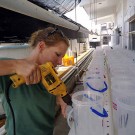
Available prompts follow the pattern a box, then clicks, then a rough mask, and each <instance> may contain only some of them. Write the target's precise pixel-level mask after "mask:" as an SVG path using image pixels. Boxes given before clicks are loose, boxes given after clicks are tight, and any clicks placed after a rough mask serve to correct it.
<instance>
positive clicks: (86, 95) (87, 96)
mask: <svg viewBox="0 0 135 135" xmlns="http://www.w3.org/2000/svg"><path fill="white" fill-rule="evenodd" d="M84 96H85V97H86V98H88V99H90V100H91V101H96V100H94V99H93V98H92V97H90V96H89V95H88V94H84Z"/></svg>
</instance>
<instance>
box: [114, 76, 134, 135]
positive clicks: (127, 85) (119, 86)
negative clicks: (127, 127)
mask: <svg viewBox="0 0 135 135" xmlns="http://www.w3.org/2000/svg"><path fill="white" fill-rule="evenodd" d="M112 80H113V83H112V86H111V95H112V107H113V123H114V130H115V134H116V135H118V125H117V116H116V114H117V109H118V103H117V99H118V98H120V97H123V96H127V95H132V94H134V95H135V89H134V88H135V86H134V84H133V83H132V82H128V81H126V80H125V81H124V80H122V81H120V80H118V79H116V78H113V79H112ZM114 80H115V82H114Z"/></svg>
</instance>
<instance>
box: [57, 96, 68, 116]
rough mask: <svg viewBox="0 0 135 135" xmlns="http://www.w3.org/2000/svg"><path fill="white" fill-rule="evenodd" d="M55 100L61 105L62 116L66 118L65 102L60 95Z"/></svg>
mask: <svg viewBox="0 0 135 135" xmlns="http://www.w3.org/2000/svg"><path fill="white" fill-rule="evenodd" d="M56 102H57V104H58V105H60V107H61V113H62V115H63V117H64V118H66V108H67V104H66V103H65V102H64V101H63V99H62V97H60V96H57V98H56Z"/></svg>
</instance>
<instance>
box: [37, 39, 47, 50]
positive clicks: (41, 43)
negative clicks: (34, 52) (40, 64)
mask: <svg viewBox="0 0 135 135" xmlns="http://www.w3.org/2000/svg"><path fill="white" fill-rule="evenodd" d="M38 47H39V50H40V51H42V50H44V49H45V48H46V44H45V42H43V41H41V42H39V45H38Z"/></svg>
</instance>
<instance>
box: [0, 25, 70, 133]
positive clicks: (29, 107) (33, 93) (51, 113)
mask: <svg viewBox="0 0 135 135" xmlns="http://www.w3.org/2000/svg"><path fill="white" fill-rule="evenodd" d="M29 44H30V45H31V47H32V48H33V50H32V52H31V54H30V55H29V57H27V58H25V59H16V60H11V59H10V60H9V59H8V60H0V92H1V93H2V94H3V99H2V103H3V107H4V111H5V114H6V117H7V119H6V127H5V128H6V131H7V135H13V134H16V135H52V134H53V128H54V118H55V105H56V104H55V103H56V96H54V95H52V94H50V93H48V92H47V90H46V89H45V88H44V86H43V85H42V83H41V82H40V80H41V73H40V69H39V65H41V64H44V63H46V62H48V61H49V62H52V63H53V65H54V66H57V65H59V64H61V62H62V58H63V56H64V55H65V53H66V51H67V49H68V46H69V42H68V39H67V38H66V37H65V36H64V35H63V33H62V32H61V31H59V30H58V29H54V28H52V27H49V28H46V29H43V30H38V31H37V32H35V33H33V34H32V36H31V38H30V40H29ZM14 73H16V74H18V75H21V76H23V77H24V79H25V82H26V84H23V85H21V86H19V87H18V88H13V87H12V86H11V85H10V86H9V84H10V83H9V82H10V79H9V77H10V76H11V74H14ZM7 90H9V98H10V103H11V105H12V108H13V111H14V115H15V118H14V119H15V123H14V122H13V117H12V115H11V109H10V108H9V105H8V104H7V102H6V98H5V93H6V91H7ZM57 102H58V103H59V104H60V105H61V107H62V113H63V115H64V116H65V108H66V104H65V103H64V102H63V100H62V98H60V97H57ZM13 123H14V124H13ZM13 129H14V130H13Z"/></svg>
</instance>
